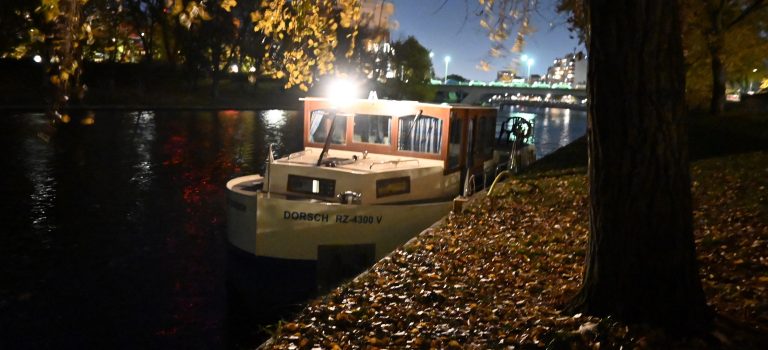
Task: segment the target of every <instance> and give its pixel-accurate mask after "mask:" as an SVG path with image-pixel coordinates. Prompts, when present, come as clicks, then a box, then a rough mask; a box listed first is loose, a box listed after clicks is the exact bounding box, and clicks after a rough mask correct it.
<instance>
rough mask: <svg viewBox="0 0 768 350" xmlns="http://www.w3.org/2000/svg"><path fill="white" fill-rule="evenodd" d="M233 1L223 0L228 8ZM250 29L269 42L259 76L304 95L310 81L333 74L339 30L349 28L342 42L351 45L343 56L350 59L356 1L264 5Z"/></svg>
mask: <svg viewBox="0 0 768 350" xmlns="http://www.w3.org/2000/svg"><path fill="white" fill-rule="evenodd" d="M233 4H236V2H235V1H234V0H224V1H222V3H221V6H222V7H224V8H225V9H229V8H231V7H232V6H234V5H233ZM251 17H252V19H253V22H254V25H255V26H254V30H255V31H258V32H261V33H263V35H264V36H265V37H266V38H268V39H270V40H269V43H268V44H266V45H267V47H266V50H265V51H266V52H265V54H264V63H263V67H262V70H263V73H264V74H267V75H269V76H271V77H273V78H277V79H285V80H286V82H285V88H286V89H288V88H291V87H293V86H298V87H299V89H301V90H303V91H307V90H308V89H309V87H310V86H311V85H312V84H313V82H314V81H315V80H316V76H322V75H326V74H329V73H331V72H333V71H334V69H335V67H334V62H335V60H336V58H335V52H334V51H335V48H336V47H337V46H338V41H339V38H338V33H339V29H340V27H341V28H346V29H349V34H347V35H346V37H345V38H343V40H349V41H350V42H351V43H352V44H351V45H350V47H349V49H348V50H347V52H346V53H345V55H346V56H347V57H350V56H351V55H352V53H353V50H354V42H355V38H356V36H357V33H358V24H359V22H360V1H359V0H316V1H309V0H271V1H267V0H264V1H262V2H261V6H260V9H259V10H257V11H254V12H252V13H251Z"/></svg>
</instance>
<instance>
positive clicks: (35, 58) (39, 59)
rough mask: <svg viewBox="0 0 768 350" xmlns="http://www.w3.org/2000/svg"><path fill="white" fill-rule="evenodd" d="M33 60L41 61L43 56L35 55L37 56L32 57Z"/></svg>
mask: <svg viewBox="0 0 768 350" xmlns="http://www.w3.org/2000/svg"><path fill="white" fill-rule="evenodd" d="M32 60H33V61H35V63H40V62H42V61H43V58H42V57H40V55H35V57H32Z"/></svg>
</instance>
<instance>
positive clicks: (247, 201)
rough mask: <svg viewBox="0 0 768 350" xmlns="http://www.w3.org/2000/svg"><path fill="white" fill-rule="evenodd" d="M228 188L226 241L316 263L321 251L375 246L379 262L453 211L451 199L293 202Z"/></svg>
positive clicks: (265, 253) (261, 252)
mask: <svg viewBox="0 0 768 350" xmlns="http://www.w3.org/2000/svg"><path fill="white" fill-rule="evenodd" d="M259 180H260V177H259V176H258V175H255V176H244V177H240V178H236V179H233V180H231V181H230V182H229V183H228V184H227V188H228V201H229V206H228V215H227V216H228V239H229V242H230V243H231V244H232V245H233V246H235V247H236V248H238V249H240V250H243V251H245V252H247V253H250V254H252V255H254V256H256V257H268V258H278V259H293V260H310V261H316V260H318V252H319V251H320V250H321V249H322V247H334V246H336V247H340V246H355V245H358V246H359V245H372V246H373V249H374V255H375V259H376V260H379V259H381V258H383V257H384V256H386V255H387V254H389V253H390V252H392V251H393V250H395V249H396V248H397V247H398V246H399V245H401V244H403V243H405V242H406V241H408V240H409V239H410V238H412V237H413V236H414V235H416V234H418V233H419V232H421V231H422V230H424V229H425V228H427V227H429V226H430V225H432V224H433V223H435V222H436V221H438V220H440V218H442V217H443V216H445V215H446V214H448V213H449V211H450V210H451V207H452V202H451V201H441V202H431V203H419V204H392V205H382V204H378V205H365V204H339V203H328V202H323V201H311V200H293V199H287V198H285V197H284V196H277V195H270V194H267V193H265V192H262V191H253V192H247V191H242V190H238V189H236V187H237V185H238V184H242V183H244V182H249V181H259Z"/></svg>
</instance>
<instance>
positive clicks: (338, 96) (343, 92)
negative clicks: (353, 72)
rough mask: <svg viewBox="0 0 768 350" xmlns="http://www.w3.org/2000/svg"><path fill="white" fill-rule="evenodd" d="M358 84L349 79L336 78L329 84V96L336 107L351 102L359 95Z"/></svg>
mask: <svg viewBox="0 0 768 350" xmlns="http://www.w3.org/2000/svg"><path fill="white" fill-rule="evenodd" d="M357 90H358V87H357V84H355V83H354V82H353V81H351V80H347V79H336V80H333V81H331V83H330V84H329V85H328V91H327V96H328V98H329V99H330V100H331V102H332V103H333V105H334V106H335V107H341V106H343V105H345V104H347V103H349V102H350V101H351V100H352V99H354V98H355V97H356V96H357Z"/></svg>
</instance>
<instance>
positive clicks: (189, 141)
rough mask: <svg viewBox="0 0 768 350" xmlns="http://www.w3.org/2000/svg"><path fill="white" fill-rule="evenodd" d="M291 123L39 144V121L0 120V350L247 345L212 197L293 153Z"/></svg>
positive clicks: (220, 205)
mask: <svg viewBox="0 0 768 350" xmlns="http://www.w3.org/2000/svg"><path fill="white" fill-rule="evenodd" d="M296 115H297V114H296V113H295V112H284V111H275V110H273V111H260V112H233V111H229V112H227V111H224V112H184V111H173V112H170V111H169V112H152V111H145V112H97V113H96V116H95V123H94V124H93V125H90V126H80V125H73V126H72V127H70V128H66V129H64V130H61V131H59V132H58V133H57V134H56V135H54V136H53V137H52V138H51V139H50V142H45V141H43V140H42V139H41V138H39V137H37V133H38V132H39V131H41V130H44V127H45V125H46V120H45V118H44V117H43V116H42V115H40V114H6V115H2V116H1V118H0V145H1V149H2V154H3V156H2V160H1V161H0V169H2V170H1V171H2V174H1V175H0V181H1V182H0V193H2V201H1V202H0V206H1V207H0V213H1V214H0V219H1V220H2V224H0V225H2V226H0V227H2V233H1V234H0V272H1V273H0V348H3V349H15V348H156V347H170V348H223V347H227V345H233V344H236V343H247V341H248V340H247V339H248V336H247V334H248V333H249V332H256V331H258V326H256V325H253V324H250V325H242V324H233V323H235V322H239V321H241V320H240V319H239V318H241V317H240V316H238V315H236V313H237V312H238V310H237V305H228V299H227V293H226V273H225V272H226V233H225V228H226V227H225V224H226V223H225V222H224V221H225V212H224V210H225V194H224V184H225V183H226V181H227V180H228V179H230V178H232V177H234V176H237V175H239V174H246V173H253V172H260V171H262V169H260V167H262V166H263V165H262V164H263V161H262V160H263V159H265V157H266V149H267V147H268V146H267V144H268V143H275V144H276V145H277V146H276V152H277V153H279V154H284V152H286V151H295V150H296V149H298V144H297V142H298V141H299V140H300V138H301V136H300V133H301V123H299V121H298V120H297V119H298V118H297V117H296ZM289 141H293V142H294V143H290V142H289ZM233 316H234V317H233ZM233 320H234V321H235V322H232V321H233ZM238 327H239V328H238ZM249 328H250V329H249ZM233 330H236V331H235V333H234V334H233ZM237 333H239V334H237ZM243 333H245V334H246V335H245V336H242V337H241V335H243ZM240 338H243V339H240ZM245 345H247V344H245ZM251 345H252V344H251Z"/></svg>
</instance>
